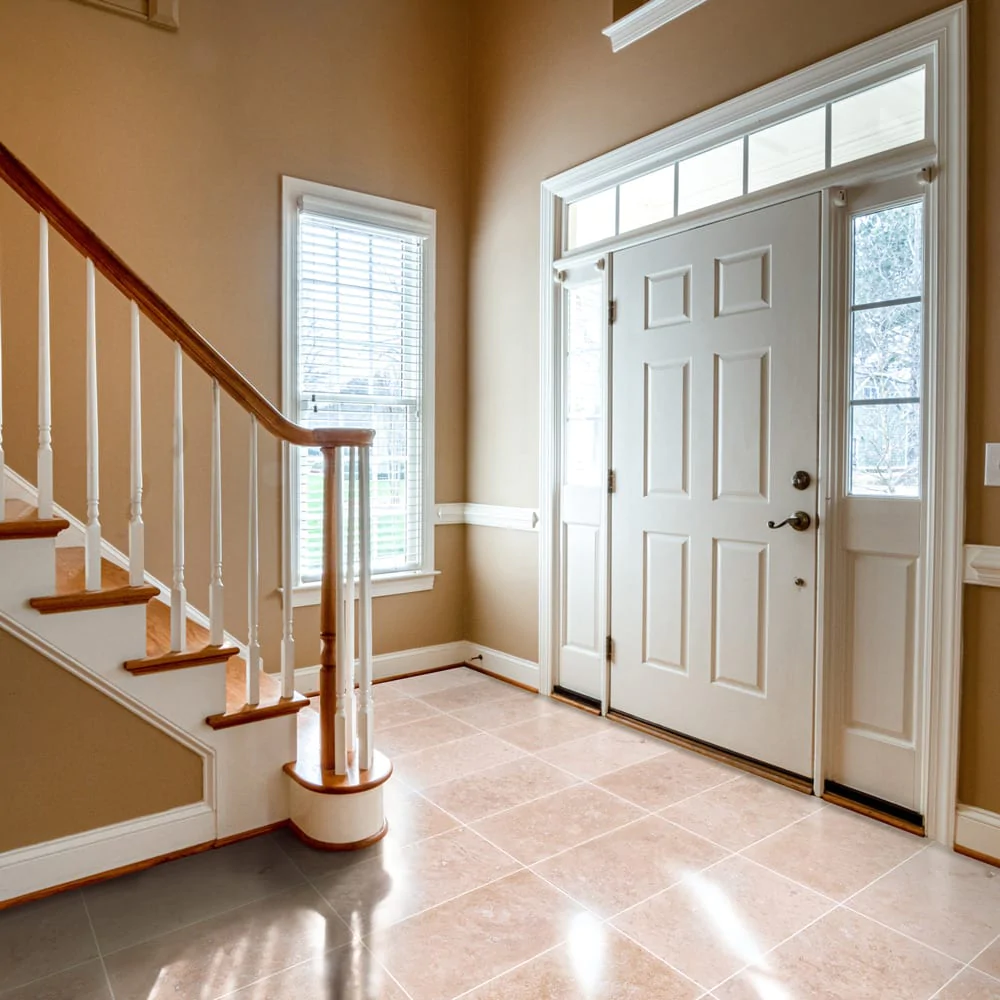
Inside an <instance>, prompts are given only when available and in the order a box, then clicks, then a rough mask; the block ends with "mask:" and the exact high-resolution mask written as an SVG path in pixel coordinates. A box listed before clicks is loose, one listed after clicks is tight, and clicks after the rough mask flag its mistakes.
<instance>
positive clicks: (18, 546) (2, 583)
mask: <svg viewBox="0 0 1000 1000" xmlns="http://www.w3.org/2000/svg"><path fill="white" fill-rule="evenodd" d="M55 551H56V549H55V544H54V542H53V540H52V539H51V538H25V539H22V540H18V541H5V542H0V607H3V608H15V607H20V606H27V603H28V601H29V600H30V599H31V598H32V597H42V596H43V595H45V594H52V593H55V589H56V558H55Z"/></svg>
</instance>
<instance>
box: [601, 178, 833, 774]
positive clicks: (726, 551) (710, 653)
mask: <svg viewBox="0 0 1000 1000" xmlns="http://www.w3.org/2000/svg"><path fill="white" fill-rule="evenodd" d="M820 213H821V199H820V197H819V196H818V195H811V196H807V197H803V198H799V199H797V200H794V201H790V202H786V203H783V204H780V205H777V206H774V207H771V208H767V209H762V210H759V211H756V212H751V213H748V214H745V215H741V216H737V217H735V218H732V219H728V220H724V221H721V222H717V223H713V224H711V225H706V226H703V227H701V228H699V229H693V230H690V231H687V232H683V233H679V234H677V235H674V236H669V237H664V238H662V239H660V240H657V241H656V242H653V243H648V244H645V245H642V246H638V247H634V248H631V249H628V250H625V251H623V252H622V253H620V254H616V255H615V257H614V297H615V300H616V305H617V319H616V323H615V325H614V327H613V332H612V370H613V378H612V385H613V388H612V410H613V412H614V420H613V427H612V465H613V467H614V469H615V474H616V477H617V492H616V494H615V496H614V498H613V501H612V522H611V541H612V571H611V578H612V602H611V603H612V634H613V636H614V640H615V658H614V664H613V666H612V670H611V706H612V708H614V709H616V710H618V711H621V712H624V713H626V714H629V715H632V716H636V717H638V718H641V719H645V720H647V721H650V722H653V723H656V724H658V725H660V726H663V727H665V728H667V729H670V730H674V731H676V732H680V733H683V734H685V735H688V736H692V737H695V738H697V739H699V740H702V741H704V742H707V743H710V744H713V745H716V746H720V747H724V748H726V749H728V750H731V751H734V752H736V753H739V754H743V755H745V756H748V757H752V758H754V759H756V760H760V761H763V762H766V763H768V764H770V765H772V766H774V767H778V768H780V769H782V770H785V771H788V772H791V773H793V774H797V775H809V774H810V773H811V772H812V757H813V681H814V673H815V628H816V612H815V607H816V605H815V601H816V532H815V521H816V512H817V503H816V495H817V493H816V489H817V482H816V476H817V461H818V355H819V320H820V246H821V241H820V218H821V216H820ZM800 470H801V471H805V472H807V473H809V475H810V477H811V478H812V483H811V485H810V487H809V488H808V489H807V490H805V491H799V490H796V489H795V488H794V487H793V485H792V476H793V474H794V473H796V472H797V471H800ZM800 510H801V511H804V512H806V513H807V514H809V516H810V518H812V520H813V525H812V527H810V529H809V530H807V531H804V532H801V533H799V532H796V531H794V530H792V528H791V527H785V528H782V529H780V530H771V529H769V528H768V522H769V521H774V522H781V521H783V520H784V519H785V518H786V517H788V516H789V515H792V514H793V513H795V512H796V511H800Z"/></svg>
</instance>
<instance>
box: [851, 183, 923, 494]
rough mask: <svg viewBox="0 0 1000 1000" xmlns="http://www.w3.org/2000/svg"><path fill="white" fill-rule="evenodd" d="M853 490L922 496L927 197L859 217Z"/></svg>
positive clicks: (854, 278)
mask: <svg viewBox="0 0 1000 1000" xmlns="http://www.w3.org/2000/svg"><path fill="white" fill-rule="evenodd" d="M851 238H852V252H851V370H850V393H851V396H850V414H851V428H850V434H851V453H850V475H849V492H850V494H851V495H852V496H895V497H919V496H920V493H921V488H920V474H921V461H920V454H921V442H922V420H921V405H920V397H921V383H922V373H923V331H924V322H923V318H924V317H923V310H924V301H923V299H924V297H923V291H924V203H923V201H915V202H911V203H909V204H903V205H896V206H893V207H890V208H885V209H881V210H879V211H875V212H866V213H864V214H860V215H856V216H854V218H853V219H852V221H851Z"/></svg>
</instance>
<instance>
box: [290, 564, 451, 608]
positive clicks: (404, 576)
mask: <svg viewBox="0 0 1000 1000" xmlns="http://www.w3.org/2000/svg"><path fill="white" fill-rule="evenodd" d="M440 575H441V571H440V570H438V569H435V570H418V571H416V572H410V573H385V574H383V575H381V576H376V577H374V578H373V579H372V597H393V596H396V595H398V594H417V593H419V592H421V591H424V590H433V589H434V578H435V577H437V576H440ZM321 590H322V587H321V586H320V584H318V583H307V584H303V585H302V586H301V587H296V588H295V589H294V590H293V591H292V607H293V608H306V607H316V606H318V605H319V602H320V592H321Z"/></svg>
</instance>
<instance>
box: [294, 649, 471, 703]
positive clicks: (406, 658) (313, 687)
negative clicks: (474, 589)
mask: <svg viewBox="0 0 1000 1000" xmlns="http://www.w3.org/2000/svg"><path fill="white" fill-rule="evenodd" d="M468 650H469V644H468V643H467V642H464V641H462V642H446V643H442V644H441V645H440V646H419V647H417V648H416V649H404V650H401V651H400V652H398V653H382V654H380V655H379V656H376V657H375V662H374V664H373V665H372V667H373V669H372V673H373V675H374V679H375V680H377V681H383V680H387V679H389V678H391V677H402V676H403V675H404V674H419V673H423V672H425V671H428V670H438V669H439V668H441V667H453V666H455V665H456V664H459V663H465V661H466V658H467V656H468ZM295 690H296V691H309V692H312V691H318V690H319V664H316V666H313V667H299V669H298V670H296V671H295Z"/></svg>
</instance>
